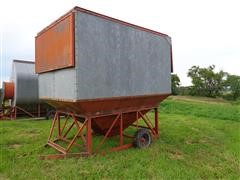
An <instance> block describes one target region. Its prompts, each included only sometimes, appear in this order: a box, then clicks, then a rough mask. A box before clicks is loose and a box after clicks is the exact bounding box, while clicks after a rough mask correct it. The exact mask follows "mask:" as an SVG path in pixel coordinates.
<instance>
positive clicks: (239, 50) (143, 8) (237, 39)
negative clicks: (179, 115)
mask: <svg viewBox="0 0 240 180" xmlns="http://www.w3.org/2000/svg"><path fill="white" fill-rule="evenodd" d="M74 6H80V7H82V8H86V9H89V10H92V11H95V12H98V13H102V14H104V15H108V16H111V17H114V18H117V19H120V20H124V21H127V22H130V23H133V24H136V25H140V26H143V27H146V28H149V29H152V30H155V31H159V32H162V33H166V34H168V35H169V36H171V38H172V44H173V67H174V73H176V74H178V75H179V77H180V80H181V85H183V86H187V85H190V84H191V79H189V78H188V77H187V75H186V74H187V71H188V69H190V68H191V67H192V66H193V65H198V66H201V67H207V66H209V65H212V64H214V65H216V70H217V71H218V70H223V71H226V72H229V73H230V74H236V75H240V10H239V9H240V1H239V0H181V1H179V0H167V1H166V0H131V1H129V0H48V1H46V0H1V1H0V81H3V80H4V81H5V80H8V79H9V76H10V73H11V64H12V60H13V59H22V60H32V61H33V60H34V57H35V45H34V44H35V36H36V35H37V33H38V32H39V31H41V30H42V29H43V28H45V27H46V26H47V25H49V24H50V23H52V22H53V21H54V20H56V19H57V18H59V17H60V16H62V15H63V14H65V13H66V12H67V11H69V10H70V9H72V8H73V7H74ZM0 84H1V85H2V82H0ZM1 85H0V86H1Z"/></svg>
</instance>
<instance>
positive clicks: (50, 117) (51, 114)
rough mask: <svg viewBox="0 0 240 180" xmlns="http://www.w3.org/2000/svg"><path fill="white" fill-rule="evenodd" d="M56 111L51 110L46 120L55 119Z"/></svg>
mask: <svg viewBox="0 0 240 180" xmlns="http://www.w3.org/2000/svg"><path fill="white" fill-rule="evenodd" d="M55 113H56V111H55V110H50V111H48V112H47V114H46V119H53V118H54V115H55Z"/></svg>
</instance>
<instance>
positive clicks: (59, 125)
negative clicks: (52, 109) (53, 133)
mask: <svg viewBox="0 0 240 180" xmlns="http://www.w3.org/2000/svg"><path fill="white" fill-rule="evenodd" d="M60 120H61V119H60V115H59V114H58V115H57V121H58V139H60V138H61V122H60Z"/></svg>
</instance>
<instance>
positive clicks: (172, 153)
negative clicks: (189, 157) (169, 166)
mask: <svg viewBox="0 0 240 180" xmlns="http://www.w3.org/2000/svg"><path fill="white" fill-rule="evenodd" d="M168 152H169V157H170V158H171V159H183V158H184V157H183V153H182V152H181V151H179V150H169V151H168Z"/></svg>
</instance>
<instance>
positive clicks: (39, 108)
mask: <svg viewBox="0 0 240 180" xmlns="http://www.w3.org/2000/svg"><path fill="white" fill-rule="evenodd" d="M40 116H41V107H40V103H38V117H40Z"/></svg>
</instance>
